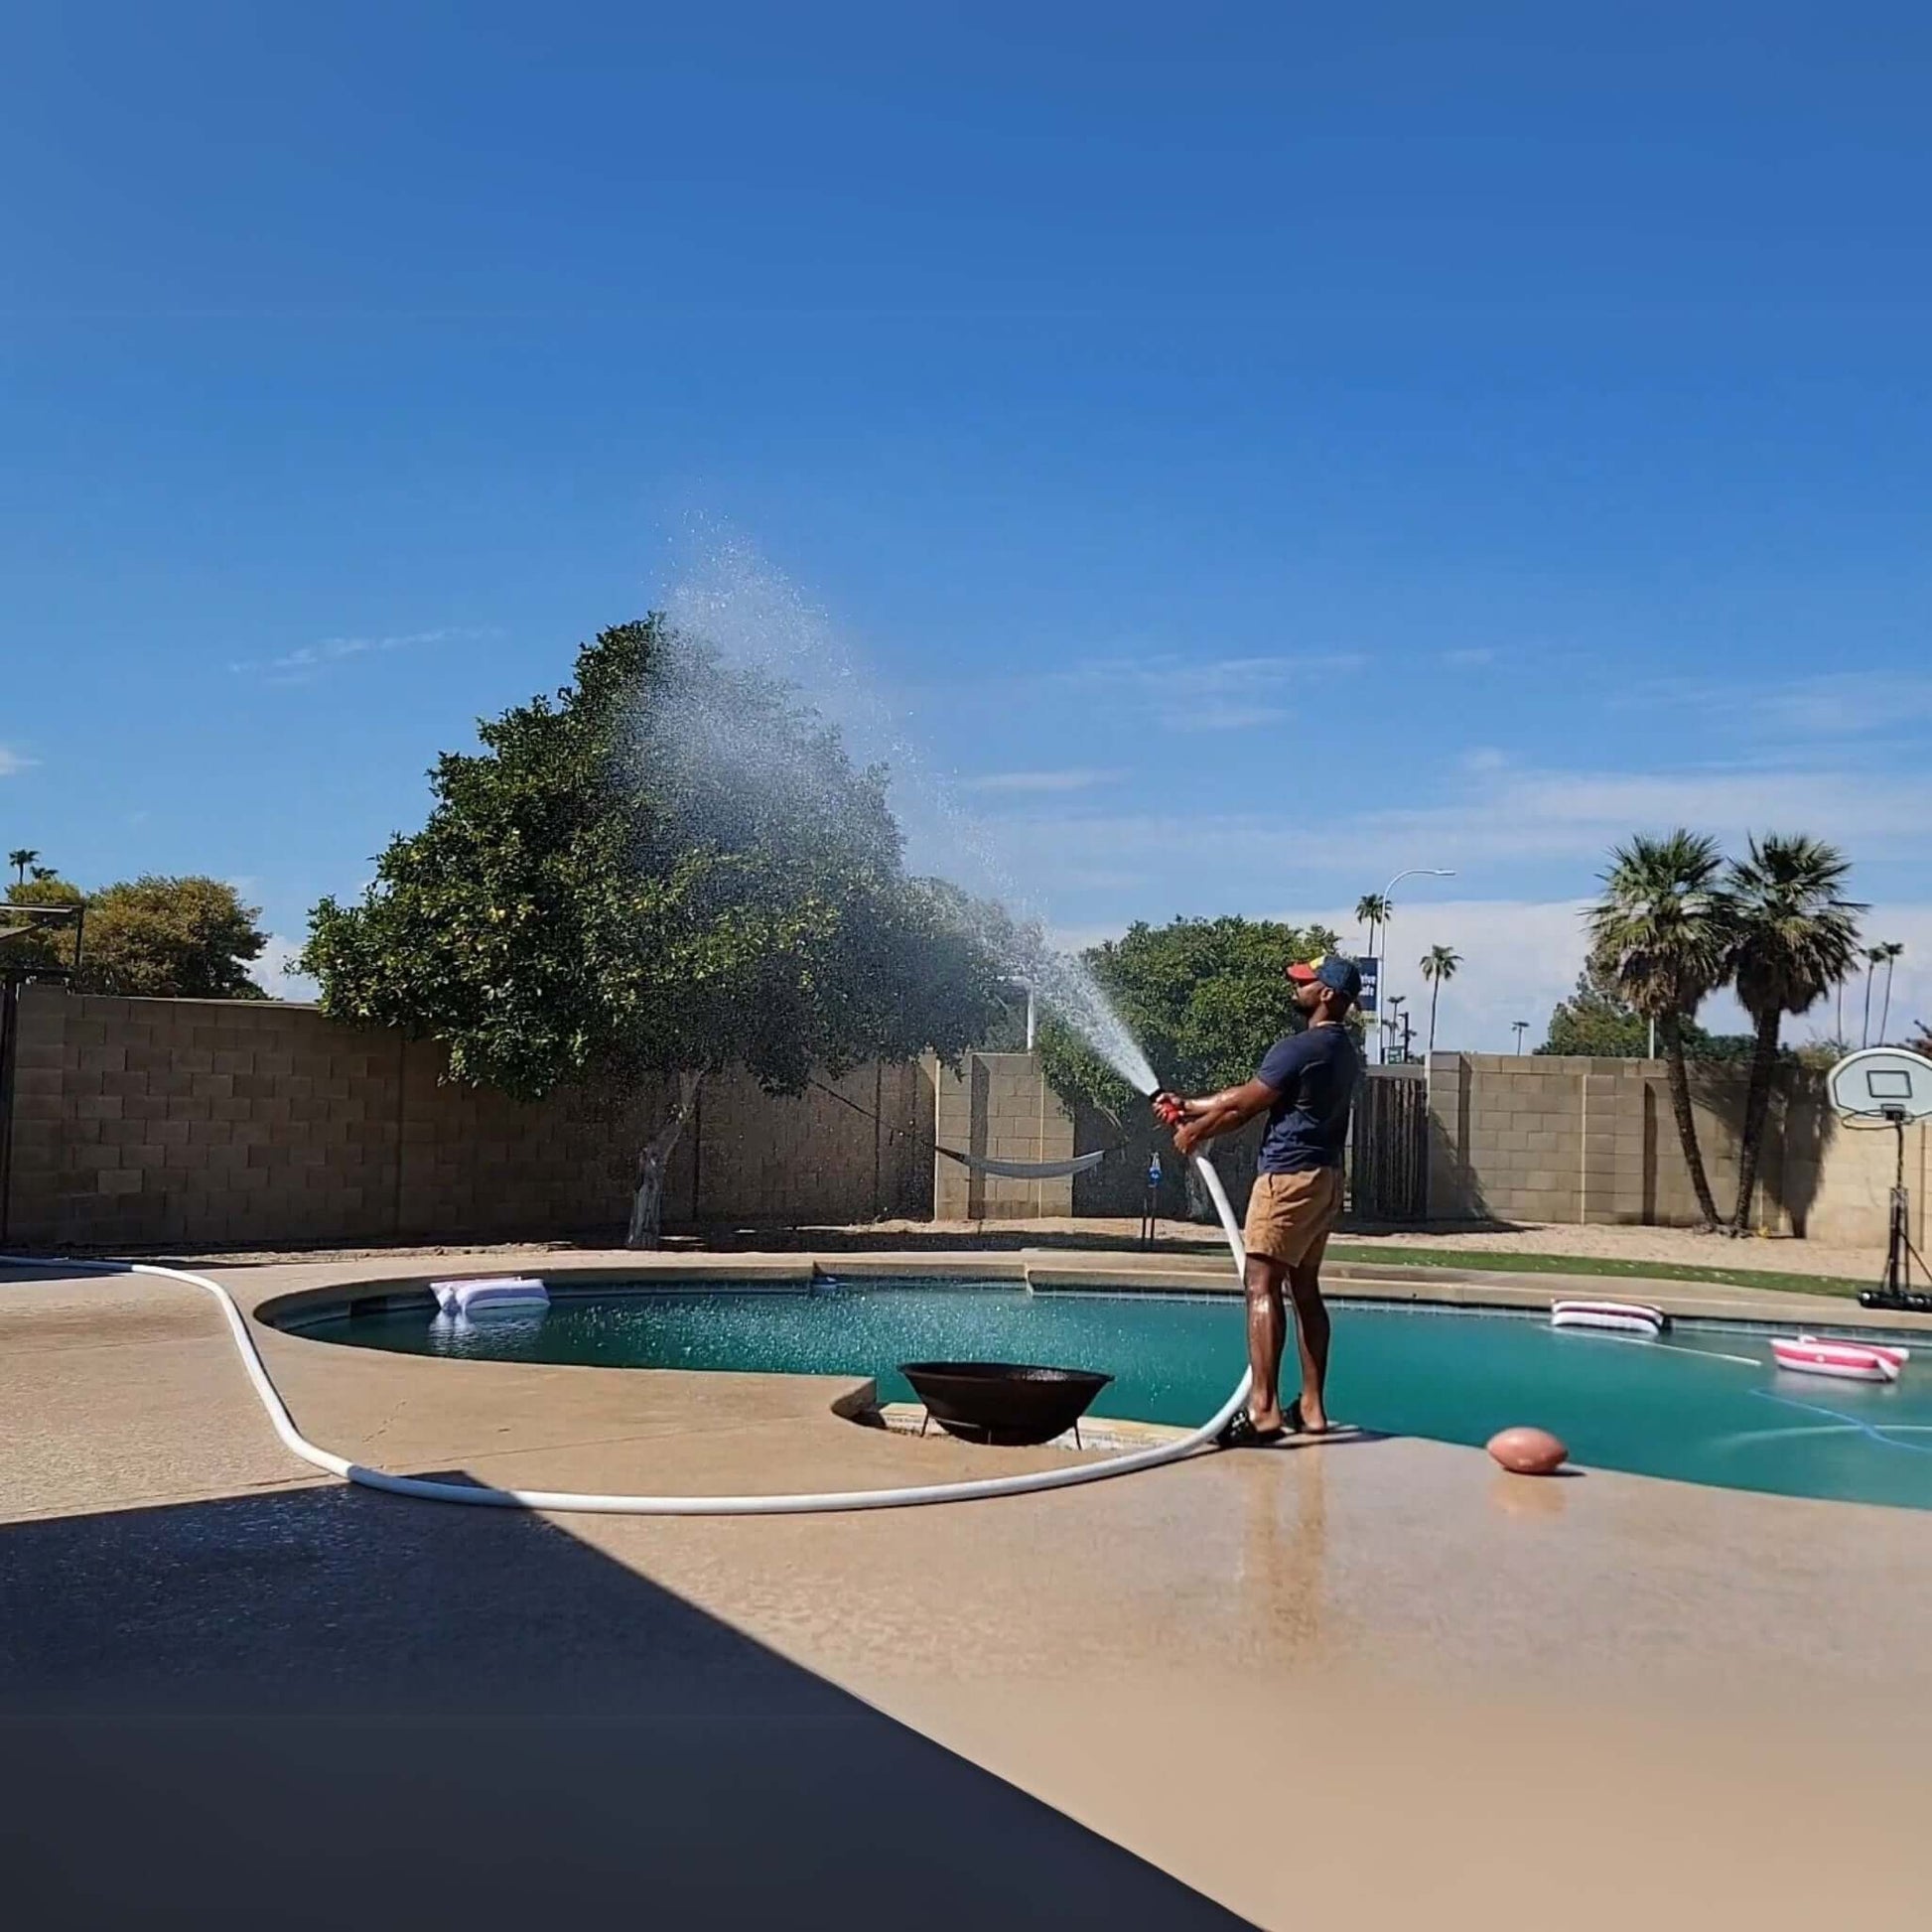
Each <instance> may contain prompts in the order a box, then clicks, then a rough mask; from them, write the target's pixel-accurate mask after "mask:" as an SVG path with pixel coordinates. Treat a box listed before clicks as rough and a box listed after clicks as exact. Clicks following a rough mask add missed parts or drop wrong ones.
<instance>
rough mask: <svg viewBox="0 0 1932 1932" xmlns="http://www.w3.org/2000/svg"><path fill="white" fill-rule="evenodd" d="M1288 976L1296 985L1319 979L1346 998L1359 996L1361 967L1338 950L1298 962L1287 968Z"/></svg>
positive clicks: (1305, 984) (1303, 984) (1351, 998)
mask: <svg viewBox="0 0 1932 1932" xmlns="http://www.w3.org/2000/svg"><path fill="white" fill-rule="evenodd" d="M1288 976H1289V978H1290V979H1292V980H1293V981H1294V982H1295V983H1296V984H1297V985H1298V986H1307V985H1309V984H1310V982H1311V981H1314V980H1319V981H1320V983H1321V984H1322V985H1323V986H1325V987H1328V988H1329V989H1330V990H1331V991H1333V992H1336V993H1339V994H1340V995H1341V996H1342V997H1343V998H1344V999H1348V1000H1353V999H1357V998H1359V997H1360V995H1361V991H1362V974H1361V969H1360V968H1359V967H1358V966H1357V965H1356V964H1355V962H1354V961H1353V960H1352V959H1344V958H1343V957H1342V956H1341V954H1340V953H1338V952H1331V953H1325V954H1323V956H1322V957H1321V958H1319V959H1310V960H1306V961H1301V962H1298V963H1297V964H1296V965H1293V966H1291V967H1290V968H1289V969H1288Z"/></svg>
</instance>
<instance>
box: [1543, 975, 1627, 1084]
mask: <svg viewBox="0 0 1932 1932" xmlns="http://www.w3.org/2000/svg"><path fill="white" fill-rule="evenodd" d="M1649 1044H1650V1023H1649V1022H1648V1021H1647V1020H1645V1018H1644V1017H1643V1015H1642V1014H1640V1013H1639V1012H1638V1011H1637V1010H1636V1008H1635V1007H1633V1006H1632V1005H1631V1004H1630V1002H1629V1001H1628V1000H1626V999H1625V998H1624V997H1623V995H1622V994H1621V993H1619V992H1618V991H1617V985H1616V970H1615V967H1614V966H1613V965H1612V964H1610V963H1609V962H1608V961H1604V960H1599V959H1594V958H1592V959H1590V960H1588V961H1587V962H1586V964H1585V966H1584V970H1583V971H1582V972H1581V973H1579V974H1578V975H1577V988H1576V991H1575V992H1574V993H1572V994H1571V996H1570V997H1569V999H1567V1000H1559V1001H1558V1002H1557V1005H1556V1008H1555V1010H1554V1011H1553V1012H1552V1013H1551V1015H1550V1031H1549V1035H1548V1037H1546V1038H1545V1040H1544V1042H1543V1044H1542V1045H1541V1046H1539V1047H1538V1048H1537V1049H1536V1050H1537V1051H1538V1052H1539V1053H1581V1054H1589V1055H1594V1056H1599V1057H1602V1058H1608V1059H1642V1058H1643V1056H1644V1054H1645V1053H1646V1051H1648V1049H1649Z"/></svg>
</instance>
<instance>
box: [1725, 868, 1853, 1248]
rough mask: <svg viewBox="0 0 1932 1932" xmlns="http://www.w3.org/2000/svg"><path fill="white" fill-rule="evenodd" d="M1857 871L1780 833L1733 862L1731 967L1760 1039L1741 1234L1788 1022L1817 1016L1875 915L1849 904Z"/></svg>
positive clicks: (1736, 1218)
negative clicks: (1862, 924) (1866, 919)
mask: <svg viewBox="0 0 1932 1932" xmlns="http://www.w3.org/2000/svg"><path fill="white" fill-rule="evenodd" d="M1851 871H1852V868H1851V864H1850V862H1849V861H1848V860H1847V859H1846V857H1845V855H1844V854H1843V853H1842V852H1840V851H1839V850H1838V848H1837V847H1836V846H1833V845H1828V844H1826V843H1825V842H1824V841H1823V840H1822V839H1814V838H1807V837H1804V836H1798V837H1792V838H1786V837H1780V836H1778V835H1777V834H1771V835H1769V836H1767V837H1765V838H1762V839H1758V838H1753V839H1752V840H1751V842H1750V855H1749V857H1748V858H1744V859H1733V860H1732V861H1731V864H1730V878H1729V882H1728V889H1727V890H1728V895H1729V898H1730V901H1731V905H1732V921H1733V925H1732V934H1733V936H1732V940H1731V946H1730V959H1729V965H1730V970H1731V974H1732V977H1733V978H1734V980H1735V983H1736V987H1737V999H1738V1003H1739V1004H1740V1005H1741V1006H1742V1007H1743V1009H1744V1011H1745V1012H1746V1013H1748V1014H1749V1015H1750V1017H1751V1020H1752V1022H1753V1023H1754V1025H1755V1030H1756V1036H1757V1037H1756V1048H1755V1050H1754V1051H1753V1052H1752V1054H1751V1072H1750V1082H1749V1085H1748V1086H1747V1088H1746V1089H1745V1094H1744V1132H1743V1139H1742V1144H1741V1146H1740V1147H1739V1149H1738V1156H1737V1207H1736V1210H1735V1212H1734V1213H1733V1214H1732V1216H1731V1223H1730V1224H1731V1228H1732V1231H1733V1232H1735V1233H1738V1234H1742V1233H1743V1232H1744V1230H1745V1229H1746V1228H1747V1227H1748V1226H1749V1225H1750V1208H1751V1196H1752V1194H1753V1193H1754V1192H1755V1191H1756V1187H1757V1164H1758V1156H1759V1153H1760V1151H1761V1149H1762V1144H1763V1139H1764V1120H1765V1115H1766V1113H1767V1112H1768V1111H1769V1106H1770V1099H1771V1076H1772V1074H1773V1072H1774V1071H1775V1069H1776V1066H1777V1059H1778V1030H1779V1028H1780V1026H1781V1025H1782V1024H1783V1020H1784V1016H1785V1015H1786V1014H1787V1013H1789V1014H1800V1013H1808V1012H1810V1010H1811V1009H1812V1008H1813V1007H1814V1006H1816V1005H1817V1004H1818V1002H1819V1001H1820V1000H1822V999H1823V998H1824V997H1825V995H1826V994H1827V993H1829V992H1830V991H1831V990H1832V988H1833V987H1834V986H1836V985H1837V984H1838V983H1839V981H1840V980H1842V979H1844V978H1845V976H1846V975H1847V974H1848V973H1850V972H1853V971H1854V970H1855V969H1856V967H1857V964H1858V959H1859V914H1860V913H1861V912H1863V910H1864V909H1865V908H1864V907H1863V905H1860V904H1857V903H1856V902H1854V901H1853V900H1851V899H1848V898H1846V897H1843V894H1842V890H1841V889H1842V888H1843V887H1844V885H1845V883H1846V881H1847V880H1848V878H1849V877H1850V876H1851Z"/></svg>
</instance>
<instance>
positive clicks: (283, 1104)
mask: <svg viewBox="0 0 1932 1932" xmlns="http://www.w3.org/2000/svg"><path fill="white" fill-rule="evenodd" d="M18 1026H19V1037H18V1040H17V1043H16V1047H15V1058H14V1068H15V1070H14V1090H13V1105H12V1128H13V1146H12V1160H11V1185H10V1188H9V1198H8V1201H7V1204H6V1205H7V1225H8V1231H9V1233H10V1235H11V1236H12V1238H14V1239H16V1240H20V1241H23V1242H32V1243H36V1244H43V1245H50V1246H53V1245H61V1244H64V1243H72V1244H76V1245H93V1246H102V1247H156V1246H171V1245H172V1246H201V1245H207V1246H220V1245H232V1244H239V1243H250V1242H259V1243H263V1244H273V1243H284V1242H352V1241H363V1240H367V1241H378V1240H393V1239H397V1238H426V1237H440V1236H450V1237H455V1238H463V1239H488V1238H504V1237H510V1236H516V1235H558V1234H572V1235H574V1234H592V1233H606V1234H608V1233H612V1232H615V1231H616V1230H617V1229H618V1228H620V1227H621V1224H622V1220H623V1217H624V1213H625V1209H626V1204H627V1201H628V1196H629V1187H630V1178H631V1174H632V1172H633V1169H634V1164H635V1160H636V1150H637V1148H638V1147H639V1145H640V1144H641V1142H642V1141H643V1139H644V1138H645V1137H646V1136H647V1135H648V1134H649V1133H650V1132H651V1131H652V1130H653V1129H654V1127H655V1126H656V1125H657V1123H658V1122H659V1121H661V1119H662V1118H663V1113H664V1109H665V1107H666V1106H667V1104H668V1100H669V1095H668V1092H667V1091H646V1092H642V1093H639V1094H638V1095H636V1096H635V1097H634V1098H633V1099H632V1100H631V1101H629V1102H628V1104H626V1105H625V1106H623V1107H622V1108H621V1109H620V1110H618V1111H617V1112H616V1113H612V1112H610V1111H609V1110H607V1109H604V1108H600V1107H598V1106H596V1105H594V1104H593V1103H592V1102H591V1100H590V1099H589V1097H588V1096H586V1095H584V1094H581V1093H573V1092H563V1093H557V1094H554V1095H552V1096H551V1097H550V1098H548V1099H547V1100H545V1101H543V1102H541V1103H539V1104H536V1105H523V1104H520V1103H518V1102H516V1101H512V1100H509V1099H506V1098H505V1097H504V1096H503V1095H501V1094H498V1093H494V1092H491V1091H489V1090H487V1089H483V1088H476V1087H469V1086H462V1085H456V1084H452V1083H448V1082H445V1081H444V1080H443V1079H442V1078H441V1075H442V1073H443V1071H444V1057H443V1053H442V1049H441V1048H440V1047H438V1046H436V1045H435V1044H434V1043H433V1042H428V1041H417V1042H407V1041H404V1040H403V1039H402V1038H401V1037H400V1036H399V1035H394V1034H386V1033H378V1032H371V1031H367V1030H363V1029H357V1028H351V1027H344V1026H340V1025H337V1024H336V1023H334V1022H332V1021H330V1020H327V1019H325V1018H324V1017H323V1016H322V1015H321V1014H320V1013H319V1012H317V1011H316V1010H315V1009H314V1008H311V1007H298V1006H285V1005H279V1004H274V1003H269V1002H260V1003H257V1002H243V1001H195V1000H117V999H106V998H102V997H98V996H92V995H88V996H73V995H69V994H68V993H66V992H65V991H63V990H62V989H61V988H59V987H57V986H52V985H32V986H26V987H23V988H22V989H21V992H20V1004H19V1008H18ZM827 1084H828V1085H830V1086H832V1087H834V1088H835V1089H836V1092H837V1093H838V1095H840V1096H842V1098H834V1097H833V1096H832V1095H831V1094H827V1093H823V1092H818V1091H814V1092H812V1093H810V1094H808V1095H807V1096H806V1097H805V1098H803V1099H800V1100H772V1099H769V1098H767V1097H765V1096H764V1095H762V1094H760V1093H759V1091H758V1088H757V1085H756V1083H755V1082H753V1081H751V1080H749V1079H748V1078H746V1077H745V1076H743V1075H737V1074H728V1075H714V1076H712V1078H711V1079H709V1080H707V1082H706V1083H705V1086H704V1088H703V1089H702V1091H701V1094H700V1097H699V1103H698V1108H697V1112H696V1117H695V1119H694V1121H693V1122H692V1124H691V1127H690V1129H689V1131H687V1133H686V1135H685V1137H684V1139H683V1141H682V1143H681V1145H680V1146H679V1148H678V1150H677V1152H676V1155H675V1156H674V1158H673V1162H672V1167H671V1172H670V1174H669V1177H668V1181H667V1186H666V1192H665V1218H666V1220H667V1222H668V1223H670V1224H671V1225H678V1224H687V1225H688V1224H691V1223H694V1222H697V1223H712V1222H734V1223H740V1224H773V1223H798V1222H806V1223H809V1222H814V1221H851V1220H864V1219H868V1218H871V1217H873V1216H876V1215H885V1214H911V1215H918V1214H923V1213H926V1212H929V1211H930V1192H929V1188H930V1174H929V1160H930V1157H929V1154H928V1151H927V1146H926V1128H925V1123H926V1122H927V1121H929V1120H930V1119H931V1117H932V1115H931V1083H930V1080H929V1078H928V1077H927V1076H925V1075H924V1074H922V1072H921V1070H920V1069H919V1068H918V1067H916V1066H911V1067H907V1066H886V1067H865V1068H861V1069H859V1070H857V1071H855V1072H853V1073H851V1074H848V1075H847V1076H845V1077H844V1078H843V1079H842V1080H839V1081H835V1082H828V1083H827ZM848 1103H849V1104H848ZM874 1116H878V1118H877V1119H875V1118H873V1117H874Z"/></svg>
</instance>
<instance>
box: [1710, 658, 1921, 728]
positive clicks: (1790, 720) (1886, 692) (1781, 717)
mask: <svg viewBox="0 0 1932 1932" xmlns="http://www.w3.org/2000/svg"><path fill="white" fill-rule="evenodd" d="M1731 702H1732V703H1733V704H1734V703H1735V702H1736V697H1735V693H1733V694H1732V696H1731ZM1752 709H1753V711H1754V712H1755V714H1756V716H1757V717H1758V719H1759V720H1761V721H1762V722H1763V723H1764V724H1766V725H1768V726H1770V727H1772V728H1774V729H1776V730H1779V731H1783V732H1788V733H1791V734H1792V735H1793V736H1800V737H1802V736H1807V735H1809V736H1816V737H1821V738H1854V737H1859V736H1862V735H1863V734H1866V733H1871V732H1886V731H1895V730H1897V729H1898V728H1899V727H1900V726H1902V725H1922V724H1926V723H1928V722H1932V677H1913V676H1910V675H1906V674H1902V673H1898V672H1889V671H1841V672H1835V673H1833V674H1831V675H1829V676H1824V677H1811V678H1800V679H1797V680H1796V681H1794V682H1792V683H1789V684H1783V685H1777V686H1774V687H1773V688H1772V689H1771V690H1769V691H1767V692H1765V693H1763V694H1762V695H1761V696H1760V697H1758V698H1757V699H1756V700H1755V701H1754V702H1753V704H1752Z"/></svg>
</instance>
